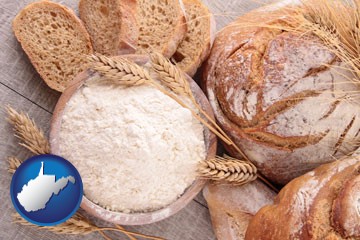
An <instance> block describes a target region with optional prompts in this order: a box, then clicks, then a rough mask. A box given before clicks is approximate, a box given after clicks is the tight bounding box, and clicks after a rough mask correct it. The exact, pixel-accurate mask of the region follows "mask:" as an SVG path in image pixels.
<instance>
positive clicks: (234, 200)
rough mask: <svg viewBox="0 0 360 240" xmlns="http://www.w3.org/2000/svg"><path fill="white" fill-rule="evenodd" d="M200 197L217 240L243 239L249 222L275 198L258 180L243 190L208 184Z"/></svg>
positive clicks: (236, 187) (273, 193) (242, 188)
mask: <svg viewBox="0 0 360 240" xmlns="http://www.w3.org/2000/svg"><path fill="white" fill-rule="evenodd" d="M203 194H204V197H205V199H206V201H207V203H208V206H209V210H210V215H211V222H212V225H213V229H214V232H215V234H216V237H217V239H219V240H231V239H233V240H235V239H236V240H242V239H244V237H245V232H246V229H247V227H248V224H249V222H250V220H251V219H252V218H253V216H254V215H255V214H256V212H257V211H258V210H259V209H260V208H262V207H263V206H265V205H268V204H272V203H273V200H274V198H275V196H276V194H275V192H273V191H272V190H271V189H269V188H268V187H267V186H266V185H264V184H263V183H262V182H261V181H260V180H255V181H253V182H250V183H247V184H245V185H242V186H234V185H228V184H207V185H206V186H205V188H204V190H203Z"/></svg>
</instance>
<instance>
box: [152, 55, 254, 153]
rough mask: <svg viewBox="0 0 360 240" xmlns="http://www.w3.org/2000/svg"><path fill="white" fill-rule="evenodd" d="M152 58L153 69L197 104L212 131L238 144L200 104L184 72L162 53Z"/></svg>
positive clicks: (230, 143)
mask: <svg viewBox="0 0 360 240" xmlns="http://www.w3.org/2000/svg"><path fill="white" fill-rule="evenodd" d="M150 60H151V65H152V68H153V70H154V71H155V72H156V73H157V74H158V76H159V77H160V80H161V81H162V83H163V84H164V85H165V86H167V87H168V88H169V89H170V90H172V91H173V92H174V93H177V94H179V95H184V96H187V97H189V98H190V100H191V102H192V103H193V104H194V105H195V107H196V109H197V110H198V111H199V112H200V113H201V114H202V115H203V116H204V117H205V119H206V120H207V121H208V122H210V124H211V125H212V127H213V128H214V129H216V130H213V131H212V132H213V133H214V134H216V135H217V136H218V137H219V138H221V140H223V141H224V142H225V143H226V144H228V145H233V146H234V147H235V148H237V146H236V145H235V143H234V142H233V141H232V140H231V138H230V137H229V136H228V135H227V134H226V133H225V132H224V131H223V130H222V128H221V127H220V126H219V125H218V124H217V123H216V122H215V121H214V120H213V119H212V118H211V117H210V116H209V115H208V114H207V113H206V112H205V111H204V110H203V109H202V108H201V106H199V104H198V103H197V101H196V100H195V97H194V95H193V93H192V91H191V89H190V85H189V82H188V81H187V80H186V78H185V76H184V74H183V73H182V72H181V71H180V70H179V69H178V68H177V67H176V66H175V65H174V64H172V63H171V62H170V60H168V59H167V58H165V57H164V56H163V55H162V54H160V53H156V52H154V53H152V54H150ZM237 151H238V152H239V153H240V154H241V155H242V156H243V157H244V158H245V159H247V157H246V156H245V154H244V153H243V152H242V151H241V150H240V149H239V148H237Z"/></svg>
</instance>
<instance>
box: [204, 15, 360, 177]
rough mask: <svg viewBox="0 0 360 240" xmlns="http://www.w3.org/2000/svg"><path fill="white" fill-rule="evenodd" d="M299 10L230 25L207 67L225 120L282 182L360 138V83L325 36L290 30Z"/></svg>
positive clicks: (207, 81)
mask: <svg viewBox="0 0 360 240" xmlns="http://www.w3.org/2000/svg"><path fill="white" fill-rule="evenodd" d="M291 14H293V13H292V12H291V11H290V10H286V11H283V10H278V11H273V12H269V11H262V12H259V11H253V12H250V13H248V14H246V15H244V16H243V17H241V18H239V19H238V20H237V21H235V22H234V23H232V24H230V25H229V26H227V27H226V28H224V29H223V30H222V31H220V32H219V33H218V34H217V37H216V39H215V41H214V45H213V48H212V51H211V54H210V57H209V59H208V61H207V63H206V66H205V69H204V75H203V87H204V90H205V91H206V93H207V95H208V98H209V101H210V104H211V105H212V107H213V109H214V113H215V116H216V118H217V121H218V122H219V124H220V125H221V126H222V128H223V129H224V130H225V131H226V132H227V133H228V134H229V135H230V136H231V138H232V139H233V140H234V142H235V143H236V144H237V145H238V146H239V147H240V148H241V149H242V151H243V152H244V153H245V154H246V155H247V157H248V158H249V159H250V160H251V161H252V162H253V163H254V164H255V165H256V166H257V167H258V169H259V170H260V172H261V173H263V174H264V175H265V176H266V177H267V178H268V179H270V180H272V181H273V182H276V183H278V184H285V183H287V182H289V181H290V180H291V179H293V178H295V177H297V176H300V175H301V174H304V173H305V172H307V171H309V170H312V169H314V168H315V167H317V166H319V165H321V164H323V163H327V162H331V161H334V160H335V159H337V158H341V157H342V156H344V155H348V154H351V153H352V152H353V151H354V150H355V149H357V148H358V147H359V143H360V108H359V107H358V103H359V101H360V94H359V91H360V88H359V85H358V84H356V83H354V82H353V81H352V79H353V78H354V76H353V75H352V73H351V71H349V70H346V69H344V64H343V63H341V62H339V60H338V59H337V58H336V56H335V55H334V54H333V53H332V52H331V51H330V50H328V49H327V48H326V46H325V44H324V43H323V42H321V40H320V39H318V38H316V37H315V36H312V35H309V34H303V33H293V32H289V31H287V30H286V29H287V28H286V26H288V25H290V24H291V25H295V24H296V23H295V22H289V21H290V20H289V21H288V19H289V18H288V17H289V15H291ZM259 25H261V26H259ZM267 26H269V27H267ZM271 26H274V27H271ZM281 26H285V27H284V28H283V29H281ZM295 26H296V25H295ZM228 150H229V151H230V153H231V155H234V156H236V157H241V156H240V155H239V153H238V152H236V151H234V150H233V149H230V148H229V149H228Z"/></svg>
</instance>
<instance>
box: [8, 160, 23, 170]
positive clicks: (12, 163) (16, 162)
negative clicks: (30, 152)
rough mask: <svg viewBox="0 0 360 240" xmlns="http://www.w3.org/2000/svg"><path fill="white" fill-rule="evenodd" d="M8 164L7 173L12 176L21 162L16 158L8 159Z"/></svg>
mask: <svg viewBox="0 0 360 240" xmlns="http://www.w3.org/2000/svg"><path fill="white" fill-rule="evenodd" d="M7 161H8V163H9V167H8V172H9V173H11V174H14V173H15V171H16V169H17V168H18V167H19V166H20V165H21V163H22V161H21V160H20V159H18V158H16V157H8V159H7Z"/></svg>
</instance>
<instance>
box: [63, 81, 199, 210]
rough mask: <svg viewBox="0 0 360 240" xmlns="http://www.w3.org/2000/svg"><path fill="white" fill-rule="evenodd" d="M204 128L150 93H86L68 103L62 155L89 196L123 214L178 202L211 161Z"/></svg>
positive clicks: (87, 89) (92, 89)
mask: <svg viewBox="0 0 360 240" xmlns="http://www.w3.org/2000/svg"><path fill="white" fill-rule="evenodd" d="M203 130H204V129H203V126H202V125H201V124H200V122H198V121H197V120H196V119H195V118H194V117H193V116H192V115H191V113H190V111H189V110H188V109H185V108H183V107H181V106H180V105H179V104H177V103H176V102H175V101H174V100H173V99H171V98H170V97H168V96H166V95H165V94H163V93H161V92H160V91H158V90H156V89H154V88H152V87H149V86H140V87H130V88H122V87H114V86H105V85H94V84H91V85H89V86H84V87H82V88H81V89H80V90H79V91H78V92H77V93H76V94H75V95H74V96H73V97H72V98H71V100H70V101H69V102H68V104H67V106H66V108H65V111H64V115H63V119H62V125H61V131H60V141H59V142H60V146H59V147H60V153H61V155H62V156H63V157H65V158H66V159H68V160H69V161H71V162H72V163H73V164H74V165H75V167H76V168H77V169H78V170H79V172H80V174H81V177H82V180H83V183H84V194H85V195H86V197H87V198H89V199H90V200H92V201H93V202H95V203H97V204H99V205H101V206H105V207H106V208H108V209H111V210H114V211H122V212H138V211H140V212H145V211H151V210H155V209H159V208H162V207H164V206H166V205H168V204H170V203H172V202H174V201H175V200H176V199H177V198H178V197H179V196H180V195H181V194H182V193H183V192H184V191H185V189H186V188H187V187H188V186H190V185H191V184H192V182H193V181H194V180H195V177H196V173H195V171H196V165H197V163H198V162H199V161H200V160H203V159H205V156H206V153H205V143H204V135H203Z"/></svg>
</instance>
